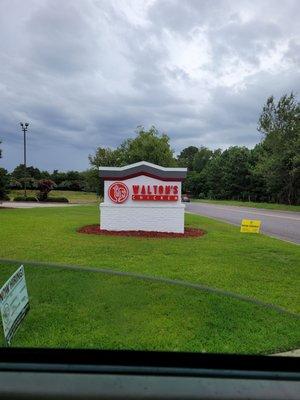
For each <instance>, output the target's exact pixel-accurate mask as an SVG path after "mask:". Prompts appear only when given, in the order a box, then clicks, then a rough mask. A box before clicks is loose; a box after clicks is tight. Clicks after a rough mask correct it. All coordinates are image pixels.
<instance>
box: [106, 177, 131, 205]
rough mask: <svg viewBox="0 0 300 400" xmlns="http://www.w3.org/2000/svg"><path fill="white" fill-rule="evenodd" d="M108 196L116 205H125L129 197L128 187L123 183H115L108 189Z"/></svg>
mask: <svg viewBox="0 0 300 400" xmlns="http://www.w3.org/2000/svg"><path fill="white" fill-rule="evenodd" d="M108 196H109V198H110V199H111V201H113V202H114V203H118V204H120V203H124V201H125V200H127V198H128V196H129V190H128V187H127V186H126V185H125V183H123V182H114V183H112V184H111V185H110V187H109V188H108Z"/></svg>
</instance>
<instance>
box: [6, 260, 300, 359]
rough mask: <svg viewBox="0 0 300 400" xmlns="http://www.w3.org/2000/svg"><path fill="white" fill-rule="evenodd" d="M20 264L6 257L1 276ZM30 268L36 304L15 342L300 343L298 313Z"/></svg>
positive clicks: (279, 347) (186, 347)
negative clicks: (14, 264)
mask: <svg viewBox="0 0 300 400" xmlns="http://www.w3.org/2000/svg"><path fill="white" fill-rule="evenodd" d="M16 268H17V265H16V266H12V265H10V266H7V265H3V264H2V265H1V264H0V280H1V282H4V281H5V280H6V279H7V278H8V277H9V276H10V275H11V274H12V272H13V271H14V270H15V269H16ZM25 274H26V280H27V286H28V292H29V296H30V303H31V309H30V311H29V313H28V315H27V316H26V318H25V320H24V321H23V323H22V325H21V327H20V329H19V330H18V332H17V334H16V336H15V338H14V339H13V346H23V347H24V346H25V347H28V346H30V347H36V346H38V347H67V348H69V347H84V348H100V349H112V348H113V349H135V350H145V349H147V350H168V351H179V350H180V351H198V352H222V353H232V352H237V351H238V352H239V353H263V354H269V353H273V352H275V351H276V352H277V351H284V350H288V349H290V348H291V347H297V345H298V344H299V329H300V320H299V319H297V318H295V317H292V316H290V315H285V314H280V313H278V312H276V311H273V310H269V309H265V308H263V307H261V306H256V305H253V304H249V303H246V302H241V301H239V300H236V299H231V298H226V297H223V296H219V295H215V294H210V293H205V292H201V291H200V292H199V291H196V290H194V289H188V288H182V287H174V286H171V285H166V284H161V283H152V282H151V283H149V282H145V281H140V280H136V279H133V278H128V277H119V276H107V275H103V274H98V273H92V272H82V271H66V270H60V269H50V268H47V267H36V266H33V267H31V266H30V265H26V266H25ZM0 333H1V331H0Z"/></svg>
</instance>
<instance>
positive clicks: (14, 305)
mask: <svg viewBox="0 0 300 400" xmlns="http://www.w3.org/2000/svg"><path fill="white" fill-rule="evenodd" d="M0 310H1V316H2V324H3V333H4V337H5V340H6V343H7V344H8V345H10V342H11V340H12V337H13V335H14V333H15V332H16V330H17V328H18V326H19V325H20V323H21V321H22V320H23V318H24V317H25V315H26V313H27V311H28V310H29V299H28V292H27V287H26V281H25V271H24V267H23V265H21V267H20V268H19V269H17V271H16V272H15V273H14V274H13V275H12V276H11V277H10V278H9V279H8V281H7V282H6V283H5V284H4V285H3V286H2V288H1V289H0Z"/></svg>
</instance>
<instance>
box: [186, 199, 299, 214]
mask: <svg viewBox="0 0 300 400" xmlns="http://www.w3.org/2000/svg"><path fill="white" fill-rule="evenodd" d="M192 201H193V202H194V201H195V202H199V203H209V204H225V205H227V206H238V207H254V208H264V209H268V210H281V211H296V212H300V206H289V205H287V204H275V203H257V202H253V201H237V200H208V199H207V200H205V199H201V200H199V199H192Z"/></svg>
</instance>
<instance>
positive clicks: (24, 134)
mask: <svg viewBox="0 0 300 400" xmlns="http://www.w3.org/2000/svg"><path fill="white" fill-rule="evenodd" d="M20 125H21V129H22V131H23V137H24V166H25V179H24V196H25V199H26V198H27V191H26V179H27V165H26V132H27V129H28V125H29V123H28V122H25V124H23V122H20Z"/></svg>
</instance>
